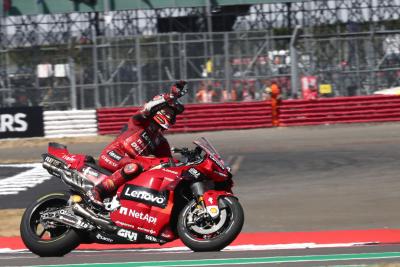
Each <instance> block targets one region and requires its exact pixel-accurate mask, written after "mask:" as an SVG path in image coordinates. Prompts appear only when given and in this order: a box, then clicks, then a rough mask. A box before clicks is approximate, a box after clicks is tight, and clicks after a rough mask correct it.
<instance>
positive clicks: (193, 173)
mask: <svg viewBox="0 0 400 267" xmlns="http://www.w3.org/2000/svg"><path fill="white" fill-rule="evenodd" d="M189 173H190V174H191V175H193V176H194V177H195V178H196V179H197V178H199V177H200V175H201V173H200V172H199V171H198V170H196V169H195V168H190V169H189Z"/></svg>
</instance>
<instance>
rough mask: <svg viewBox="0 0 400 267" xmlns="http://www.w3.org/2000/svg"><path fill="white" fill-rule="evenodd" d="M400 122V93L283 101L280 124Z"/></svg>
mask: <svg viewBox="0 0 400 267" xmlns="http://www.w3.org/2000/svg"><path fill="white" fill-rule="evenodd" d="M388 121H400V96H361V97H336V98H322V99H316V100H284V101H282V102H281V105H280V114H279V125H280V126H306V125H318V124H335V123H366V122H388Z"/></svg>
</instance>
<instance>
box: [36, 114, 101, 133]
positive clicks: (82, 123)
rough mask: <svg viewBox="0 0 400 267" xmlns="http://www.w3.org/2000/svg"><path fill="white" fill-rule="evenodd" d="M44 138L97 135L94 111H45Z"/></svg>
mask: <svg viewBox="0 0 400 267" xmlns="http://www.w3.org/2000/svg"><path fill="white" fill-rule="evenodd" d="M43 119H44V135H45V137H66V136H87V135H97V119H96V110H68V111H45V112H44V113H43Z"/></svg>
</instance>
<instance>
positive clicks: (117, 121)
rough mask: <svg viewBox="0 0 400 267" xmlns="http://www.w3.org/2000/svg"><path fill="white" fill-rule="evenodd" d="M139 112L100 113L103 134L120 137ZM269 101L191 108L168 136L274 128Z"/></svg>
mask: <svg viewBox="0 0 400 267" xmlns="http://www.w3.org/2000/svg"><path fill="white" fill-rule="evenodd" d="M135 111H137V108H102V109H98V110H97V119H98V129H99V131H98V132H99V134H115V133H118V132H119V131H120V130H121V128H122V127H123V125H124V124H125V123H126V122H127V121H128V119H129V117H130V116H132V114H133V113H134V112H135ZM271 120H272V118H271V104H270V102H269V101H259V102H241V103H223V104H191V105H186V107H185V112H184V113H183V114H182V115H180V116H178V119H177V123H176V125H174V127H173V128H171V129H170V130H169V131H168V132H173V133H181V132H196V131H218V130H230V129H251V128H264V127H272V123H271Z"/></svg>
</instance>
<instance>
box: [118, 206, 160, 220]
mask: <svg viewBox="0 0 400 267" xmlns="http://www.w3.org/2000/svg"><path fill="white" fill-rule="evenodd" d="M119 213H120V214H122V215H125V216H130V217H132V218H135V219H139V220H142V221H146V222H148V223H152V224H156V223H157V218H156V217H154V216H150V215H149V214H145V213H143V212H138V211H136V210H131V209H128V208H125V207H121V208H120V209H119Z"/></svg>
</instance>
